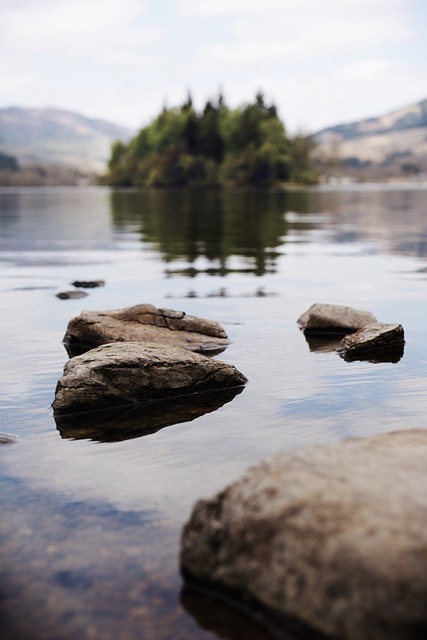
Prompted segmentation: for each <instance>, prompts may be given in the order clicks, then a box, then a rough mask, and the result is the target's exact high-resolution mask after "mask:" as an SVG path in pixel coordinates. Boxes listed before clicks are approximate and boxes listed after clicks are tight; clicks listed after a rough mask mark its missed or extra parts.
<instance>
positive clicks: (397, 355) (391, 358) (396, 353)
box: [302, 331, 405, 364]
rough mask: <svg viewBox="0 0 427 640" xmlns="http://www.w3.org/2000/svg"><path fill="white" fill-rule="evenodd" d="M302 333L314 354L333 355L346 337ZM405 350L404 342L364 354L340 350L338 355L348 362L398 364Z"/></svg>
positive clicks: (370, 350)
mask: <svg viewBox="0 0 427 640" xmlns="http://www.w3.org/2000/svg"><path fill="white" fill-rule="evenodd" d="M302 333H304V337H305V339H306V342H307V344H308V347H309V349H310V351H312V352H314V353H316V352H317V353H331V352H334V351H336V350H337V347H338V346H339V344H340V343H341V340H342V338H343V337H344V334H341V335H340V334H333V335H327V334H319V333H310V332H308V331H304V332H302ZM404 350H405V343H404V342H403V341H402V342H397V343H394V344H388V345H387V344H386V345H382V346H380V347H376V348H370V349H366V350H365V351H364V352H360V351H359V352H357V353H356V354H354V353H351V352H345V351H343V352H341V351H339V350H338V352H337V353H338V355H339V356H340V357H341V358H342V359H343V360H345V361H346V362H370V363H371V364H380V363H385V362H390V363H392V364H396V363H397V362H399V360H401V359H402V358H403V354H404Z"/></svg>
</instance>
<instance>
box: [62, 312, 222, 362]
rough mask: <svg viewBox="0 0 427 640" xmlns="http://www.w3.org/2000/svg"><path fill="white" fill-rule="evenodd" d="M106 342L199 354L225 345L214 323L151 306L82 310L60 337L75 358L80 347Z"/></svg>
mask: <svg viewBox="0 0 427 640" xmlns="http://www.w3.org/2000/svg"><path fill="white" fill-rule="evenodd" d="M109 342H150V343H159V344H165V345H174V346H178V347H182V348H184V349H189V350H191V351H200V352H204V351H222V350H223V349H225V347H226V346H227V345H228V344H229V340H228V339H227V334H226V332H225V331H224V329H223V328H222V327H221V325H220V324H219V323H218V322H215V321H213V320H206V319H204V318H195V317H193V316H187V315H186V314H185V313H184V312H183V311H173V310H172V309H157V307H155V306H153V305H151V304H138V305H135V306H133V307H128V308H125V309H117V310H113V311H84V312H82V313H81V314H80V315H79V316H77V317H75V318H73V319H72V320H70V322H69V323H68V327H67V331H66V333H65V336H64V343H65V344H66V345H67V346H68V347H69V352H70V355H75V353H76V352H78V348H80V347H83V348H91V347H98V346H100V345H101V344H106V343H109ZM76 347H77V348H76ZM83 350H84V349H83Z"/></svg>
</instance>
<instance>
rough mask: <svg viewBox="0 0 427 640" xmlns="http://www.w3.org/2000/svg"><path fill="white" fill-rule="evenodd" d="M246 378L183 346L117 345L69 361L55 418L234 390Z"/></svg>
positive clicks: (59, 386)
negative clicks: (210, 392) (197, 394)
mask: <svg viewBox="0 0 427 640" xmlns="http://www.w3.org/2000/svg"><path fill="white" fill-rule="evenodd" d="M246 382H247V379H246V378H245V376H244V375H243V374H241V373H240V372H239V371H238V370H237V369H236V368H235V367H233V366H232V365H229V364H225V363H223V362H219V361H218V360H214V359H212V358H207V357H206V356H203V355H200V354H198V353H192V352H190V351H186V350H185V349H181V348H179V347H171V346H160V345H152V344H139V343H136V342H120V343H119V342H118V343H112V344H106V345H102V346H100V347H97V348H96V349H91V350H90V351H88V352H87V353H84V354H82V355H80V356H76V357H75V358H73V359H72V360H69V361H68V363H67V364H66V365H65V368H64V375H63V376H62V378H61V379H60V380H59V381H58V384H57V387H56V393H55V399H54V401H53V404H52V407H53V410H54V413H55V414H66V413H75V412H79V411H92V410H95V409H96V410H98V409H106V408H111V407H122V406H126V405H135V404H137V403H146V402H150V401H154V400H160V399H166V398H171V397H179V396H188V395H189V394H194V393H199V392H204V391H209V390H215V389H217V390H221V389H229V388H232V387H239V386H242V385H244V384H245V383H246Z"/></svg>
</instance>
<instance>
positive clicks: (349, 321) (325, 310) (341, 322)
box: [297, 303, 377, 333]
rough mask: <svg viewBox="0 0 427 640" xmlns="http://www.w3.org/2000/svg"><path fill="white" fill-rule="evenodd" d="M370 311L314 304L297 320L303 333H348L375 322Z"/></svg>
mask: <svg viewBox="0 0 427 640" xmlns="http://www.w3.org/2000/svg"><path fill="white" fill-rule="evenodd" d="M376 321H377V319H376V318H375V316H374V315H373V314H372V313H370V311H360V310H358V309H353V308H352V307H345V306H342V305H337V304H322V303H315V304H313V305H311V307H310V308H309V309H308V310H307V311H306V312H305V313H303V314H302V315H301V316H300V317H299V318H298V320H297V322H298V324H299V325H300V327H301V329H302V330H303V331H304V332H314V333H350V332H352V331H357V330H358V329H361V328H362V327H364V326H365V325H367V324H370V323H372V322H376Z"/></svg>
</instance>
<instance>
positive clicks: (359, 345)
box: [336, 322, 405, 361]
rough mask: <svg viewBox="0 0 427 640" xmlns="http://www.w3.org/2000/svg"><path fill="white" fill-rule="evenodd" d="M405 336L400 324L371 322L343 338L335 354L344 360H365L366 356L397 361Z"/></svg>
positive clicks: (400, 354)
mask: <svg viewBox="0 0 427 640" xmlns="http://www.w3.org/2000/svg"><path fill="white" fill-rule="evenodd" d="M404 344H405V336H404V331H403V327H402V325H401V324H385V323H383V322H373V323H371V324H368V325H366V326H365V327H363V329H359V331H356V332H355V333H352V334H349V335H347V336H345V338H343V339H342V340H341V342H340V343H339V345H338V346H337V348H336V350H337V352H338V353H339V354H340V355H342V356H343V358H345V359H347V360H348V359H351V360H354V359H358V358H363V359H366V358H367V357H368V356H370V355H371V356H372V357H373V358H375V357H379V358H380V359H382V360H387V361H390V360H391V361H393V360H395V361H397V360H399V359H400V358H401V357H402V355H403V347H404Z"/></svg>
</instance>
